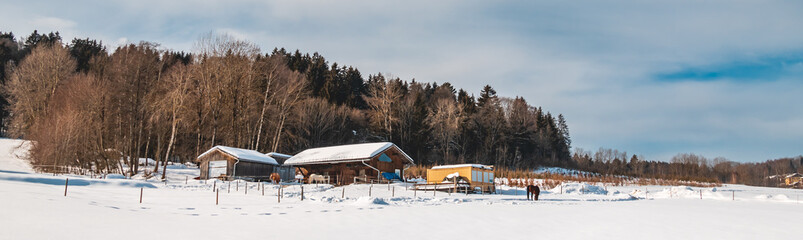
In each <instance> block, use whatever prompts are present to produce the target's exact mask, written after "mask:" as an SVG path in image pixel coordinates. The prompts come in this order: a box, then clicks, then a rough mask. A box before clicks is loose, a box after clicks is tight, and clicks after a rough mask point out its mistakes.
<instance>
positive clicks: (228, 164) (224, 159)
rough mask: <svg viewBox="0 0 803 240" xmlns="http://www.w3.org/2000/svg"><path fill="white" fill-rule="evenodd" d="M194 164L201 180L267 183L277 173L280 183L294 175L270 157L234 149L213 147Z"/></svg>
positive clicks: (293, 170) (292, 170) (291, 170)
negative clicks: (199, 169) (214, 179)
mask: <svg viewBox="0 0 803 240" xmlns="http://www.w3.org/2000/svg"><path fill="white" fill-rule="evenodd" d="M285 156H286V155H285ZM196 162H197V163H198V165H199V166H200V168H201V176H200V178H201V179H211V178H222V179H225V180H233V179H246V180H252V181H268V180H269V178H270V175H271V174H272V173H279V175H280V176H281V178H282V181H289V180H292V179H293V176H294V175H295V169H293V167H287V166H282V165H280V164H279V162H278V161H276V159H274V158H273V157H271V156H270V155H267V154H262V153H260V152H257V151H254V150H248V149H242V148H235V147H227V146H215V147H213V148H211V149H209V150H207V151H206V152H204V153H202V154H201V155H199V156H198V158H197V159H196Z"/></svg>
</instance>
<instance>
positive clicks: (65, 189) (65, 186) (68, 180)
mask: <svg viewBox="0 0 803 240" xmlns="http://www.w3.org/2000/svg"><path fill="white" fill-rule="evenodd" d="M69 182H70V178H67V179H64V196H65V197H66V196H67V184H68V183H69Z"/></svg>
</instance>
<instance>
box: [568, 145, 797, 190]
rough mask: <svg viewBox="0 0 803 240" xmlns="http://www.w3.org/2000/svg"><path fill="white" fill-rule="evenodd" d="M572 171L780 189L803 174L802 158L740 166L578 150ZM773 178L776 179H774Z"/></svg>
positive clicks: (691, 157) (684, 156) (689, 157)
mask: <svg viewBox="0 0 803 240" xmlns="http://www.w3.org/2000/svg"><path fill="white" fill-rule="evenodd" d="M572 165H573V166H572V167H573V168H576V169H578V170H582V171H588V172H594V173H601V174H606V175H621V176H632V177H642V178H656V179H676V180H686V181H699V182H719V183H734V184H747V185H754V186H770V187H777V186H781V185H782V184H781V183H782V181H783V176H785V175H786V174H790V173H796V172H803V156H798V157H789V158H779V159H774V160H767V161H764V162H756V163H738V162H734V161H730V160H728V159H727V158H724V157H716V158H713V159H709V158H706V157H704V156H702V155H698V154H693V153H680V154H677V155H675V156H673V157H672V159H671V160H670V161H669V162H662V161H647V160H645V158H644V157H643V156H637V155H635V154H633V155H631V156H629V157H628V154H627V152H624V151H619V150H615V149H607V148H600V149H599V150H597V151H596V152H591V151H587V150H584V149H579V148H578V149H575V151H574V152H573V154H572ZM773 176H774V177H773Z"/></svg>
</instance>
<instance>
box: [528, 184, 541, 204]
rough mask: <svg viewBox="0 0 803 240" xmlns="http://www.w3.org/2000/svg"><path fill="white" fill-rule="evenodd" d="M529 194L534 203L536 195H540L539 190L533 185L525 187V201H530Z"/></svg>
mask: <svg viewBox="0 0 803 240" xmlns="http://www.w3.org/2000/svg"><path fill="white" fill-rule="evenodd" d="M530 194H532V197H533V198H532V199H533V200H534V201H538V195H539V194H541V189H540V188H538V186H535V185H529V186H527V200H530Z"/></svg>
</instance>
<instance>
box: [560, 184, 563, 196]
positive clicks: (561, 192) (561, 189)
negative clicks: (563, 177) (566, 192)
mask: <svg viewBox="0 0 803 240" xmlns="http://www.w3.org/2000/svg"><path fill="white" fill-rule="evenodd" d="M560 194H563V183H562V182H561V183H560Z"/></svg>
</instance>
